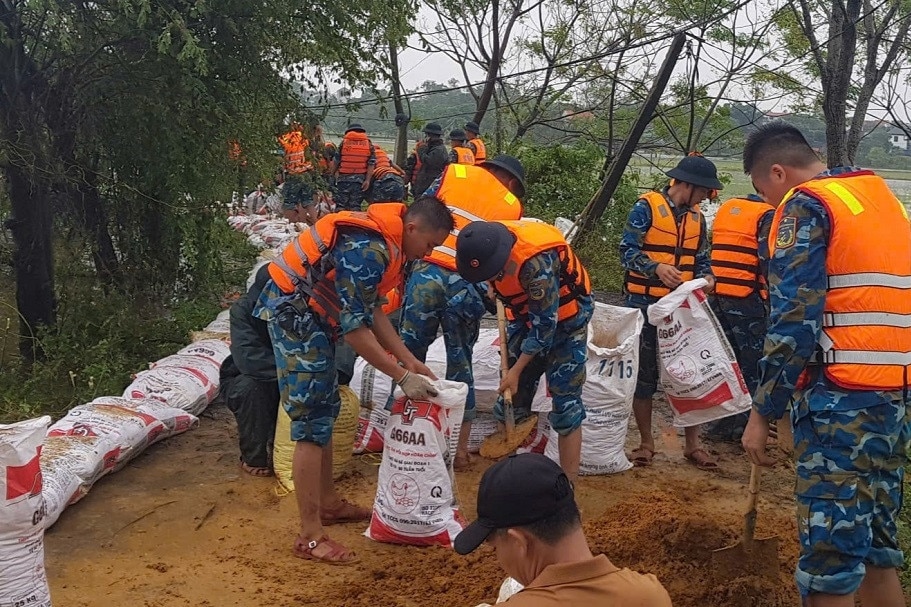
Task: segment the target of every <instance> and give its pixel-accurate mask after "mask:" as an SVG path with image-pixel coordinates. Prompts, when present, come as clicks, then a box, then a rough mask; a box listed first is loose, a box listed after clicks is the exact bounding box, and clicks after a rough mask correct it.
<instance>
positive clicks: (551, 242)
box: [491, 220, 591, 323]
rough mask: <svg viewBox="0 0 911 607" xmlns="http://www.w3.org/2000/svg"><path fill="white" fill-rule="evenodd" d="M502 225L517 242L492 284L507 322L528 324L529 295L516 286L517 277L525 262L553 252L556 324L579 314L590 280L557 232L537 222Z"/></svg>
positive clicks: (555, 229)
mask: <svg viewBox="0 0 911 607" xmlns="http://www.w3.org/2000/svg"><path fill="white" fill-rule="evenodd" d="M501 223H502V224H503V225H505V226H506V227H507V228H508V229H509V231H510V232H511V233H512V234H513V236H515V238H516V244H515V245H513V248H512V251H511V252H510V255H509V259H508V260H507V262H506V265H505V266H504V268H503V272H502V273H501V275H500V278H497V279H495V280H493V281H492V283H491V284H492V285H493V288H494V290H495V291H496V292H497V295H498V296H499V298H500V299H502V300H503V303H504V304H505V305H506V316H507V318H509V319H510V320H515V319H519V320H524V321H525V322H526V323H527V322H529V321H528V293H526V292H525V289H524V288H523V287H522V284H521V283H520V282H519V275H520V273H521V271H522V266H524V265H525V262H527V261H528V260H529V259H531V258H532V257H534V256H535V255H538V254H539V253H543V252H544V251H549V250H556V251H557V252H558V253H559V256H560V277H559V278H560V307H559V308H558V310H557V321H563V320H567V319H569V318H572V317H573V316H575V315H576V314H577V313H578V312H579V302H578V300H579V298H580V297H583V296H586V295H590V294H591V280H590V278H589V276H588V271H587V270H586V269H585V266H583V265H582V262H581V261H579V258H578V257H576V254H575V253H573V250H572V249H571V248H570V246H569V244H568V243H567V242H566V239H565V238H563V234H562V233H561V232H560V230H558V229H557V228H556V227H555V226H552V225H550V224H546V223H539V222H536V221H522V220H519V221H503V222H501Z"/></svg>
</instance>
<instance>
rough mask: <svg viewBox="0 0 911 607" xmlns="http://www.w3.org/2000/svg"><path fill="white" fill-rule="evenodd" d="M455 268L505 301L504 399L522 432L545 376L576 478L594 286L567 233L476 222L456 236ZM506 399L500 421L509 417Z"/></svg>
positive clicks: (565, 459) (563, 458)
mask: <svg viewBox="0 0 911 607" xmlns="http://www.w3.org/2000/svg"><path fill="white" fill-rule="evenodd" d="M456 266H457V268H458V271H459V274H461V275H462V278H464V279H465V280H467V281H469V282H472V283H478V282H482V281H485V280H489V281H491V282H490V285H491V287H492V288H493V291H494V292H495V293H496V296H497V298H499V299H500V300H502V301H503V304H504V305H505V307H506V310H507V317H508V318H509V320H510V322H509V325H508V328H507V350H508V352H509V365H510V367H509V371H508V372H507V373H506V375H505V377H503V379H502V381H501V382H500V388H499V391H500V393H501V394H504V393H506V392H507V391H508V392H509V393H510V394H512V403H513V406H514V407H515V412H514V413H515V421H516V426H517V427H518V426H519V425H520V424H521V422H523V421H524V420H526V419H528V418H529V417H530V416H531V401H532V398H533V397H534V394H535V391H536V390H537V387H538V380H539V379H540V377H541V374H542V373H543V374H545V375H546V377H547V388H548V390H549V392H550V394H551V397H552V400H553V410H552V411H551V412H550V414H549V416H548V418H549V421H550V425H551V427H552V428H553V429H554V431H555V432H556V433H557V434H558V435H559V438H558V449H559V453H560V465H561V466H563V470H564V471H565V472H566V474H567V475H568V476H569V478H570V479H572V480H575V478H576V476H577V475H578V474H579V459H580V454H581V450H582V430H581V428H580V426H581V425H582V420H583V419H585V408H584V407H583V405H582V385H583V384H584V383H585V361H586V358H587V356H588V348H587V346H588V322H589V320H591V316H592V312H593V310H594V300H593V299H592V296H591V281H590V279H589V277H588V272H587V271H586V270H585V268H584V267H583V266H582V263H581V262H580V261H579V258H578V257H576V254H575V253H573V251H572V249H571V248H570V247H569V244H568V243H567V242H566V239H564V238H563V234H562V233H561V232H560V230H558V229H557V228H556V227H554V226H552V225H550V224H546V223H543V222H536V221H529V220H519V221H490V222H486V221H475V222H472V223H470V224H468V226H466V227H465V228H464V229H463V230H462V231H461V232H459V236H458V238H457V239H456ZM503 405H504V403H503V399H502V398H501V399H500V400H499V401H498V402H497V405H496V407H495V408H494V416H495V417H496V418H497V419H498V420H499V421H500V422H501V423H502V422H503V420H504V410H503Z"/></svg>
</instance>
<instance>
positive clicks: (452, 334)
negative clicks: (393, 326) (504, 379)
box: [399, 260, 486, 421]
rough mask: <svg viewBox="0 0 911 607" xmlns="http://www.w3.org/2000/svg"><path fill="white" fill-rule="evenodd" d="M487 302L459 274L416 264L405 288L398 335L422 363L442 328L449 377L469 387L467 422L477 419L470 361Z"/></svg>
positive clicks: (429, 265)
mask: <svg viewBox="0 0 911 607" xmlns="http://www.w3.org/2000/svg"><path fill="white" fill-rule="evenodd" d="M485 311H486V310H485V308H484V300H483V299H482V298H481V294H480V291H479V290H478V288H477V287H475V286H474V285H472V284H471V283H469V282H468V281H466V280H465V279H463V278H462V277H461V276H459V274H458V273H457V272H452V271H450V270H446V269H444V268H441V267H439V266H437V265H435V264H432V263H429V262H426V261H424V260H418V261H416V262H415V263H414V265H413V266H412V269H411V274H410V276H409V277H408V282H407V284H406V285H405V305H404V307H403V308H402V318H401V326H400V329H399V334H400V335H401V337H402V341H403V342H404V343H405V347H406V348H408V349H409V350H410V351H411V353H412V354H414V355H415V356H416V357H417V358H418V359H419V360H421V361H423V360H425V359H426V357H427V348H429V347H430V344H432V343H433V341H434V340H435V339H436V337H437V331H438V330H439V329H442V330H443V340H444V342H445V343H446V379H448V380H451V381H460V382H465V383H466V384H468V398H467V400H466V402H465V418H464V419H465V421H470V420H472V419H474V417H475V393H474V374H473V373H472V369H471V358H472V354H473V351H474V345H475V344H476V343H477V341H478V332H479V331H480V326H481V317H482V316H484V312H485Z"/></svg>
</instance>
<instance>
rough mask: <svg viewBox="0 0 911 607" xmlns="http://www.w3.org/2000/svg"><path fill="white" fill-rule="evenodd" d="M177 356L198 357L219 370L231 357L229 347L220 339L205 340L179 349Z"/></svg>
mask: <svg viewBox="0 0 911 607" xmlns="http://www.w3.org/2000/svg"><path fill="white" fill-rule="evenodd" d="M177 354H178V355H189V356H200V357H202V358H205V359H206V360H208V361H210V362H212V363H214V364H215V365H217V366H218V367H219V368H220V367H221V365H222V363H223V362H225V359H226V358H228V356H230V355H231V346H229V345H228V344H227V343H225V342H224V341H222V340H220V339H206V340H202V341H197V342H193V343H192V344H190V345H189V346H186V347H184V348H182V349H180V350H179V351H178V352H177Z"/></svg>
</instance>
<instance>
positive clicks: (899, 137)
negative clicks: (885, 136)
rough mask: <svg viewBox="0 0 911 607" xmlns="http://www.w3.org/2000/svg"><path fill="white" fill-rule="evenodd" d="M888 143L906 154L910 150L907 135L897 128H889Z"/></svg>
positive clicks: (909, 140)
mask: <svg viewBox="0 0 911 607" xmlns="http://www.w3.org/2000/svg"><path fill="white" fill-rule="evenodd" d="M889 143H891V144H892V147H894V148H898V149H900V150H901V151H903V152H907V151H908V149H909V148H911V139H909V138H908V133H906V132H905V131H903V130H902V129H900V128H898V127H897V126H893V127H890V128H889Z"/></svg>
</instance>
